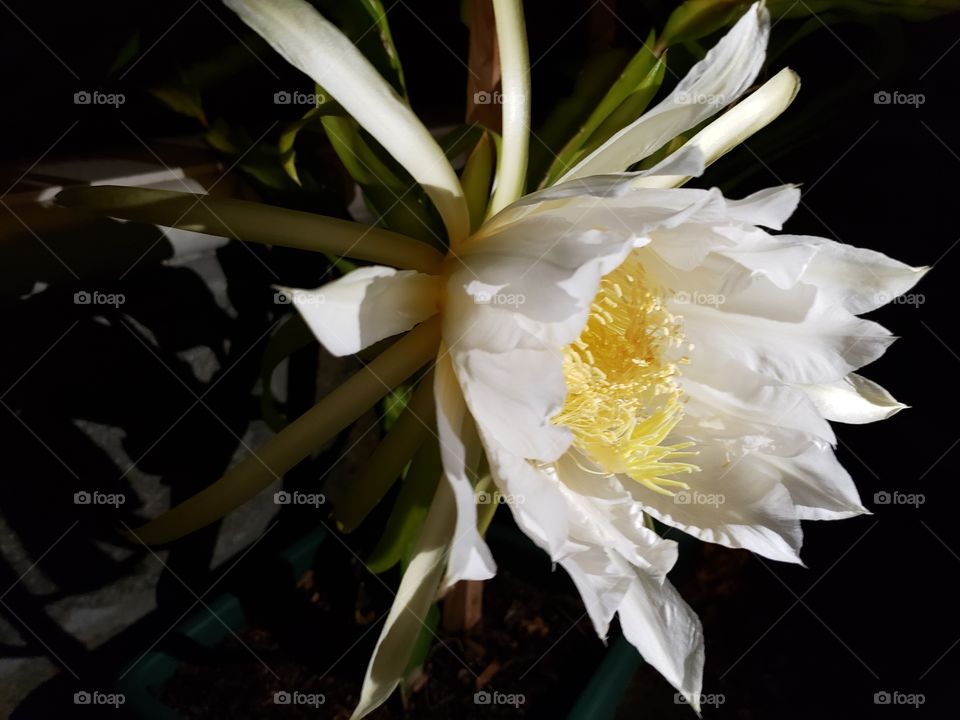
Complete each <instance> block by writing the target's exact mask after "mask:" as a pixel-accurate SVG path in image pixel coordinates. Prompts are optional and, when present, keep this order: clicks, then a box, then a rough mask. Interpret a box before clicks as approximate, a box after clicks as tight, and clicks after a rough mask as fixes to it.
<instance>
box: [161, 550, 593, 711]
mask: <svg viewBox="0 0 960 720" xmlns="http://www.w3.org/2000/svg"><path fill="white" fill-rule="evenodd" d="M326 545H327V552H328V553H329V551H330V546H331V545H335V543H334V542H333V541H331V540H328V541H327V543H326ZM495 554H496V553H495ZM500 557H501V558H502V557H503V556H502V555H500ZM537 561H538V562H536V563H535V568H532V569H529V570H527V569H525V570H524V571H522V572H518V571H513V572H511V571H510V570H505V569H504V568H503V567H501V569H500V571H499V573H498V574H497V576H496V578H495V579H493V580H491V581H490V582H488V583H486V586H485V589H484V604H483V621H482V623H481V626H480V627H479V628H477V629H475V630H474V631H472V632H471V633H470V634H469V635H464V634H449V633H445V632H444V630H443V629H442V627H441V628H439V629H438V630H437V635H438V636H439V641H435V642H434V644H433V647H432V650H431V651H430V654H429V656H428V658H427V661H426V663H425V664H424V668H423V670H424V672H423V675H421V676H420V677H419V678H417V679H416V681H414V683H413V684H412V687H411V689H410V691H409V692H408V693H406V694H405V695H406V696H405V698H401V695H400V694H399V693H395V694H394V696H393V697H392V698H391V701H390V702H389V703H387V705H385V706H384V707H382V708H380V709H378V710H377V711H376V712H374V713H373V714H372V715H371V716H370V717H371V718H373V719H374V720H386V719H387V718H409V719H411V720H419V719H421V718H423V719H426V718H430V719H431V720H433V719H437V720H444V719H445V718H451V719H452V718H456V719H457V720H470V719H471V718H512V719H514V720H515V719H516V718H547V717H550V718H555V717H563V715H564V714H565V713H566V711H567V710H569V708H570V707H571V706H572V704H573V703H574V701H575V700H576V697H577V694H578V693H579V691H580V690H581V689H582V687H583V685H584V684H585V682H586V680H587V679H588V677H589V670H590V669H592V668H595V667H596V665H597V663H598V662H599V659H600V658H601V657H602V654H603V651H604V648H603V645H602V643H601V642H600V641H599V640H598V639H597V637H596V634H595V633H594V630H593V627H592V625H591V624H590V621H589V619H588V618H587V617H586V615H585V613H584V609H583V604H582V602H581V600H580V598H579V596H578V595H577V593H576V591H575V589H574V587H573V585H572V584H571V583H570V582H569V580H568V579H567V578H566V576H565V575H564V574H563V573H562V571H560V572H557V573H552V574H551V573H550V571H549V565H548V563H547V560H546V558H545V557H542V558H541V557H537ZM324 562H326V563H327V573H326V574H324V575H323V576H322V577H335V578H338V579H337V583H338V586H337V587H331V588H325V587H322V586H321V581H320V580H319V578H320V577H321V575H320V574H319V573H318V574H314V572H313V571H311V572H308V573H307V574H306V575H305V576H304V577H302V578H301V580H300V582H299V583H298V586H297V588H296V592H295V593H294V597H295V600H294V601H293V602H292V603H291V602H290V598H289V597H288V601H287V602H286V604H285V605H284V606H283V610H282V611H280V612H277V611H274V612H272V613H271V612H270V611H269V609H266V610H265V609H263V608H261V609H260V610H259V611H258V610H257V609H253V610H252V611H249V612H248V617H251V616H252V618H251V621H249V622H248V623H247V624H246V625H244V626H242V627H241V628H239V629H238V630H237V631H236V637H230V638H228V641H227V642H225V643H224V644H223V645H222V646H221V647H219V648H216V649H214V650H208V651H203V652H193V653H190V654H189V655H188V656H186V657H185V659H184V661H183V662H182V663H181V665H180V666H179V668H178V670H177V672H176V674H175V675H174V676H173V677H172V678H171V679H170V681H169V682H168V683H167V684H166V685H165V687H164V689H163V691H162V695H161V700H162V701H163V702H164V703H165V704H167V705H169V706H171V707H174V708H176V709H177V710H178V711H179V712H180V713H181V714H183V715H184V716H185V717H188V718H202V719H204V720H207V719H217V718H231V720H233V719H235V718H247V717H251V718H264V719H267V718H311V719H314V720H315V719H316V718H336V719H338V720H340V719H342V720H346V718H349V716H350V713H351V711H352V709H353V707H354V706H355V705H356V702H357V698H358V695H359V691H360V684H361V681H362V679H363V673H364V670H365V667H366V663H367V661H368V659H369V657H370V653H371V652H372V649H373V645H374V643H375V642H376V638H377V636H378V635H379V632H380V628H381V622H380V621H381V619H382V617H383V616H384V613H385V612H386V611H387V610H388V609H389V603H390V599H391V595H390V594H389V593H388V592H387V591H386V589H385V588H384V587H383V585H382V584H381V583H380V581H379V580H378V579H377V578H374V577H372V576H370V575H369V573H366V572H365V571H364V570H363V568H362V566H361V565H360V563H359V561H357V560H356V559H355V558H350V559H349V560H348V561H347V562H346V563H345V567H344V568H342V569H343V570H346V571H347V573H346V574H347V575H348V576H349V577H346V578H345V577H343V574H342V573H341V574H338V573H336V572H330V570H331V568H330V567H329V558H326V559H325V561H324ZM278 614H279V615H280V616H279V617H278ZM244 646H245V647H244ZM284 691H286V692H291V693H292V692H294V691H296V692H298V693H302V695H301V696H300V697H299V701H300V703H301V704H293V703H291V704H285V705H282V704H277V703H275V702H274V694H275V693H278V692H284ZM477 692H487V693H490V695H491V697H492V696H493V695H494V693H496V698H497V699H498V701H499V703H498V704H495V703H490V704H483V703H482V702H479V703H478V702H477V701H476V699H475V693H477ZM309 695H314V696H316V697H315V698H308V697H304V696H309ZM321 696H322V703H321V702H320V697H321ZM483 698H484V696H480V698H479V699H481V700H482V699H483ZM311 700H313V701H316V702H315V704H310V702H311Z"/></svg>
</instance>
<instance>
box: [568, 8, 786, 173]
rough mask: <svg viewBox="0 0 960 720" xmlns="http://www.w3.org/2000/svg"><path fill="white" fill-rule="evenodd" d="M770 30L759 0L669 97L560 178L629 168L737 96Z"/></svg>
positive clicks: (758, 61) (754, 69)
mask: <svg viewBox="0 0 960 720" xmlns="http://www.w3.org/2000/svg"><path fill="white" fill-rule="evenodd" d="M769 32H770V17H769V14H768V13H767V11H766V9H765V8H764V7H763V5H762V4H761V3H756V4H754V5H753V6H751V7H750V9H748V10H747V11H746V13H744V15H743V17H742V18H740V20H738V21H737V23H736V24H735V25H734V26H733V28H732V29H731V30H730V31H729V32H728V33H727V34H726V35H725V36H724V37H723V39H721V40H720V42H719V43H717V44H716V45H715V46H714V47H713V48H712V49H711V50H710V51H709V52H708V53H707V55H706V57H704V58H703V60H701V61H700V62H698V63H697V64H696V65H694V66H693V68H692V69H691V70H690V72H689V73H688V74H687V76H686V77H685V78H684V79H683V80H681V81H680V83H679V84H678V85H677V87H676V88H675V89H674V91H673V92H672V93H671V94H670V96H669V97H667V98H666V99H665V100H664V101H663V102H661V103H659V104H658V105H657V106H656V107H654V108H653V109H651V110H649V111H648V112H646V113H644V114H643V115H642V116H641V117H640V118H639V119H637V120H636V121H634V122H633V123H631V124H630V125H628V126H627V127H625V128H624V129H623V130H621V131H620V132H618V133H616V134H615V135H613V137H611V138H610V139H609V140H607V141H606V142H605V143H604V144H603V145H601V146H600V147H599V148H597V149H596V150H595V151H593V152H592V153H591V154H590V155H588V156H587V157H586V158H584V159H583V160H582V161H580V162H579V163H578V164H577V165H576V166H575V167H573V168H572V169H571V170H570V171H568V172H567V173H566V174H565V175H563V177H561V178H560V182H563V181H566V180H572V179H574V178H580V177H586V176H589V175H602V174H604V173H611V172H619V171H622V170H625V169H626V168H628V167H630V166H631V165H632V164H634V163H635V162H638V161H640V160H642V159H644V158H645V157H647V156H648V155H650V154H652V153H653V152H655V151H656V150H657V149H659V148H660V147H661V146H663V145H664V144H666V143H667V142H669V141H670V140H671V139H673V138H675V137H676V136H677V135H680V134H681V133H683V132H685V131H686V130H689V129H690V128H692V127H694V126H696V125H698V124H699V123H701V122H702V121H703V120H706V119H707V118H708V117H710V116H711V115H714V114H715V113H717V112H719V111H720V110H721V109H722V108H723V107H725V106H726V105H728V104H730V103H731V102H733V101H734V100H736V99H737V98H738V97H740V95H742V94H743V92H744V91H745V90H746V89H747V88H748V87H749V86H750V84H751V83H752V82H753V80H754V78H756V76H757V73H758V72H759V71H760V67H761V66H762V64H763V60H764V57H765V54H766V48H767V38H768V35H769Z"/></svg>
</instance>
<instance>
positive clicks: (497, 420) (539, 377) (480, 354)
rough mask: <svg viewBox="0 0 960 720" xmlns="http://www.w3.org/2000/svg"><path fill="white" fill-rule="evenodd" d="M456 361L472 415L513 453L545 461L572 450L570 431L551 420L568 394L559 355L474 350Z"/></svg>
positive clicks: (485, 430)
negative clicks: (568, 449)
mask: <svg viewBox="0 0 960 720" xmlns="http://www.w3.org/2000/svg"><path fill="white" fill-rule="evenodd" d="M454 358H455V359H454V363H455V367H456V370H457V377H458V379H459V380H460V386H461V387H462V388H463V394H464V397H465V398H466V400H467V404H468V405H469V407H470V412H471V413H472V415H473V417H474V419H475V420H476V421H477V424H478V425H479V426H480V427H481V428H482V430H483V432H484V434H485V435H489V436H490V438H492V439H493V440H495V441H496V443H497V444H498V445H500V446H502V447H503V448H504V449H506V450H507V451H508V452H509V453H511V454H513V455H517V456H519V457H523V458H532V459H537V460H541V461H543V462H552V461H554V460H556V459H557V458H558V457H560V455H562V454H563V452H564V451H565V450H566V449H567V447H569V445H570V440H571V434H570V431H569V430H567V429H566V428H563V427H560V426H559V425H554V424H553V423H551V422H550V418H552V417H553V416H555V415H556V414H557V413H558V412H560V409H561V408H562V407H563V401H564V398H565V397H566V394H567V386H566V382H565V380H564V376H563V366H562V361H561V358H560V356H559V354H558V353H557V352H556V351H554V350H523V349H517V350H512V351H509V352H505V353H488V352H485V351H483V350H468V351H467V352H465V353H455V354H454Z"/></svg>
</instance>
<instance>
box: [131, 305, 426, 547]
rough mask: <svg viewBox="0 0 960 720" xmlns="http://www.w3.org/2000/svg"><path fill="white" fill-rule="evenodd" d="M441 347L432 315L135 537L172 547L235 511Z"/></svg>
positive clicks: (411, 372) (357, 416) (145, 541)
mask: <svg viewBox="0 0 960 720" xmlns="http://www.w3.org/2000/svg"><path fill="white" fill-rule="evenodd" d="M439 343H440V318H439V316H434V317H433V318H431V319H429V320H427V321H426V322H423V323H421V324H420V325H418V326H417V327H415V328H414V329H413V330H411V331H410V332H409V333H407V334H406V335H405V336H404V337H402V338H401V339H400V340H397V342H396V343H394V344H393V345H391V346H390V348H388V349H387V350H386V351H384V352H383V353H382V354H381V355H379V356H378V357H377V358H376V359H374V360H373V361H372V362H371V363H370V364H369V365H367V366H366V367H364V368H363V369H362V370H359V371H358V372H356V373H355V374H354V375H353V376H351V377H350V378H349V379H348V380H347V381H346V382H344V383H343V384H342V385H340V387H338V388H337V389H336V390H334V391H333V392H331V393H330V394H329V395H327V396H326V397H324V398H323V399H322V400H321V401H320V402H318V403H317V404H316V405H314V406H313V407H312V408H311V409H310V410H308V411H307V412H306V413H304V414H303V415H301V416H300V417H299V418H297V419H296V420H295V421H293V422H292V423H290V425H288V426H287V427H286V428H285V429H284V430H283V431H282V432H280V433H278V434H277V435H274V436H273V437H272V438H270V440H268V441H267V442H266V443H264V445H263V446H262V447H261V448H260V449H259V450H257V451H256V452H255V453H253V454H252V455H250V456H249V457H247V458H245V459H244V460H242V461H241V462H239V463H237V464H236V465H234V466H233V467H232V468H230V469H229V470H228V471H227V472H226V474H224V476H223V477H222V478H220V479H219V480H217V481H216V482H215V483H213V485H211V486H210V487H208V488H206V489H205V490H202V491H201V492H199V493H197V494H196V495H194V496H193V497H192V498H190V499H189V500H186V501H184V502H182V503H180V504H179V505H177V506H176V507H175V508H173V509H172V510H170V511H169V512H167V513H165V514H164V515H161V516H160V517H158V518H157V519H155V520H152V521H151V522H149V523H147V524H146V525H144V526H143V527H141V528H140V529H138V530H137V531H135V533H134V534H135V536H136V537H137V539H139V540H140V541H141V542H144V543H148V544H152V545H154V544H160V543H166V542H170V541H172V540H176V539H178V538H181V537H183V536H184V535H187V534H188V533H191V532H193V531H194V530H197V529H199V528H202V527H204V526H206V525H209V524H210V523H212V522H214V521H216V520H218V519H219V518H221V517H223V516H224V515H226V514H227V513H229V512H230V511H231V510H233V509H234V508H236V507H239V506H240V505H242V504H243V503H244V502H246V501H247V500H249V499H250V498H252V497H253V496H254V495H256V494H257V493H259V492H260V491H261V490H263V489H264V488H265V487H267V486H269V485H270V484H271V483H272V482H273V481H274V480H276V479H278V478H279V477H280V476H282V475H283V474H284V473H286V472H287V471H288V470H290V469H291V468H293V467H294V466H295V465H296V464H297V463H299V462H300V461H301V460H303V459H304V458H305V457H307V456H308V455H310V454H311V453H313V452H316V451H317V450H318V449H319V448H320V447H322V446H323V445H324V443H326V442H327V441H328V440H330V439H331V438H332V437H334V436H335V435H336V434H337V433H338V432H340V431H341V430H343V429H344V428H345V427H347V426H348V425H349V424H350V423H352V422H354V421H355V420H356V419H357V418H359V417H360V416H361V415H362V414H363V413H364V412H366V411H367V410H368V409H369V408H370V407H371V406H372V405H373V404H374V403H376V402H377V401H378V400H379V399H380V398H382V397H383V396H384V395H386V394H387V393H388V392H390V390H391V389H392V388H394V387H396V386H397V385H399V384H400V383H401V382H403V381H404V380H406V379H407V378H408V377H410V376H411V375H412V374H413V373H414V372H416V371H417V370H418V369H419V368H420V367H422V366H423V365H425V364H426V363H427V362H429V361H430V360H431V359H432V358H433V357H434V356H435V355H436V352H437V348H438V346H439Z"/></svg>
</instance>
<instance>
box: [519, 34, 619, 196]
mask: <svg viewBox="0 0 960 720" xmlns="http://www.w3.org/2000/svg"><path fill="white" fill-rule="evenodd" d="M627 58H628V53H627V51H626V50H623V49H621V48H614V49H611V50H606V51H604V52H601V53H599V54H597V55H595V56H594V57H591V58H590V59H589V60H587V63H586V65H585V66H584V67H583V70H581V72H580V74H579V75H578V76H577V79H576V81H575V83H574V86H573V91H572V92H571V94H570V95H569V96H568V97H566V98H564V99H563V100H561V101H560V102H558V103H557V104H556V106H555V107H554V109H553V111H552V112H551V113H550V115H549V117H548V118H547V120H546V122H544V124H543V126H542V127H541V128H540V129H539V130H537V138H538V142H535V143H533V144H532V145H531V146H530V166H529V168H528V175H529V177H528V180H529V183H528V184H529V185H530V186H531V187H533V186H535V185H536V184H537V183H539V182H540V181H541V180H542V179H543V178H544V176H545V174H546V172H547V168H548V166H549V165H550V163H551V162H552V161H553V160H554V158H555V156H556V153H558V152H559V151H560V148H562V147H563V146H564V144H566V142H567V141H569V140H570V138H571V137H573V135H574V134H575V133H576V132H577V130H578V129H579V128H580V127H581V125H583V123H584V122H586V120H587V118H588V117H589V115H590V113H591V112H592V111H593V109H594V108H596V106H597V103H599V102H600V100H601V99H602V98H603V95H604V88H609V87H610V85H611V84H612V83H613V82H614V81H615V80H616V79H617V77H619V75H620V73H621V71H622V70H623V68H624V67H625V66H626V64H627Z"/></svg>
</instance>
